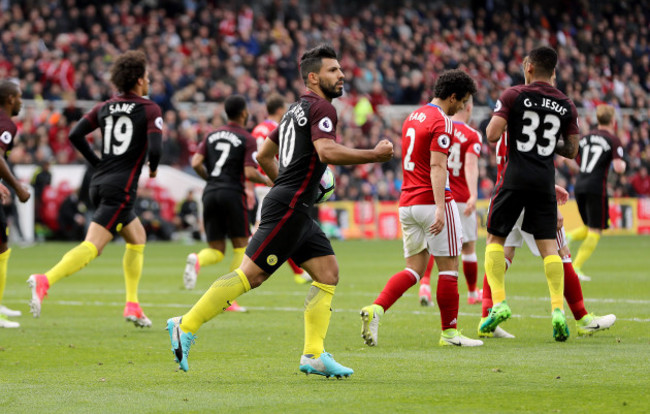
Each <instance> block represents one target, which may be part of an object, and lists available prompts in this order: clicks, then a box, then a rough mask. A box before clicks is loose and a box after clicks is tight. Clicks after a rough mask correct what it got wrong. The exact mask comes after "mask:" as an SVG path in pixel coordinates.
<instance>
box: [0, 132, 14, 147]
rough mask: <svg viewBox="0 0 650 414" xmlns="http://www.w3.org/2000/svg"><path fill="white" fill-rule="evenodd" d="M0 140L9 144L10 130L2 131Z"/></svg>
mask: <svg viewBox="0 0 650 414" xmlns="http://www.w3.org/2000/svg"><path fill="white" fill-rule="evenodd" d="M0 141H2V142H4V143H5V144H9V143H10V142H11V132H9V131H5V132H3V133H2V135H0Z"/></svg>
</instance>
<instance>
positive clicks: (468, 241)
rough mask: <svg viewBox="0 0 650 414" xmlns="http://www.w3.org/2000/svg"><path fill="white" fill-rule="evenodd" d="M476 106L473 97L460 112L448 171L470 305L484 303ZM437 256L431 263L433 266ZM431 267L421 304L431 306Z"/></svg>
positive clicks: (455, 120)
mask: <svg viewBox="0 0 650 414" xmlns="http://www.w3.org/2000/svg"><path fill="white" fill-rule="evenodd" d="M472 109H473V103H472V98H471V97H470V99H469V101H467V103H466V104H465V106H464V108H463V109H461V110H460V111H458V112H456V113H455V114H454V116H452V117H451V120H452V121H453V123H454V136H453V138H452V144H451V147H450V148H449V159H448V161H447V169H448V170H449V186H450V188H451V193H452V195H453V196H454V201H456V205H457V206H458V211H459V213H460V224H461V227H462V229H463V248H462V250H461V253H462V259H463V274H464V275H465V281H466V282H467V303H469V304H470V305H474V304H477V303H481V298H480V297H479V290H478V289H477V288H476V279H477V273H478V263H477V258H476V239H477V238H478V222H477V221H476V199H477V198H478V159H479V157H480V156H481V141H482V138H481V133H480V132H478V131H477V130H475V129H474V128H472V127H470V126H469V125H468V124H467V123H468V122H469V120H470V118H471V117H472ZM433 260H434V259H433V256H432V257H431V258H430V259H429V261H430V262H432V261H433ZM430 265H431V267H430V266H429V265H427V270H428V272H427V271H425V273H424V276H423V277H422V280H420V292H419V296H420V303H421V304H422V305H423V306H429V305H431V287H430V286H429V280H430V276H431V268H432V267H433V263H430Z"/></svg>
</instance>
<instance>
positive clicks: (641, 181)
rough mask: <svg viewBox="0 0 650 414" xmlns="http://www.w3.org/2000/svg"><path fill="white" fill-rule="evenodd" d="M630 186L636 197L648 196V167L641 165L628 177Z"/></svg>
mask: <svg viewBox="0 0 650 414" xmlns="http://www.w3.org/2000/svg"><path fill="white" fill-rule="evenodd" d="M630 187H632V191H633V194H632V195H634V196H637V197H650V175H648V167H646V166H645V165H644V166H641V168H639V170H638V171H637V172H636V173H635V174H634V175H633V176H632V178H630Z"/></svg>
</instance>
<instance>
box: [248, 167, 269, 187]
mask: <svg viewBox="0 0 650 414" xmlns="http://www.w3.org/2000/svg"><path fill="white" fill-rule="evenodd" d="M244 175H245V176H246V179H247V180H248V181H251V182H254V183H258V184H265V185H266V186H268V187H271V186H272V185H273V181H271V179H270V178H269V177H267V176H264V175H262V174H260V172H259V171H258V170H257V168H255V167H251V166H250V165H247V166H245V167H244Z"/></svg>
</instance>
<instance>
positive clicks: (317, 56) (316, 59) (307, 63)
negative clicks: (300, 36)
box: [300, 45, 337, 83]
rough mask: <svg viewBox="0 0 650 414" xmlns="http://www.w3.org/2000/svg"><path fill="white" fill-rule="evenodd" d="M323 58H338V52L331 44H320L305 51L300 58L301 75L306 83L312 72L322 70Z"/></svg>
mask: <svg viewBox="0 0 650 414" xmlns="http://www.w3.org/2000/svg"><path fill="white" fill-rule="evenodd" d="M323 59H337V57H336V52H335V51H334V49H333V48H332V47H331V46H328V45H319V46H316V47H314V48H312V49H309V50H308V51H306V52H305V53H303V55H302V57H301V58H300V75H301V76H302V80H303V81H305V83H307V77H308V76H309V74H310V73H311V72H319V71H320V68H321V67H322V66H323Z"/></svg>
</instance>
